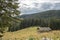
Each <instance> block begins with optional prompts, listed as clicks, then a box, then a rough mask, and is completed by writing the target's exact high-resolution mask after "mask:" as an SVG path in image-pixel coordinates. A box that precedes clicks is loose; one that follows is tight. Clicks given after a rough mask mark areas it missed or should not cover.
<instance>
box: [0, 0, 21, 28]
mask: <svg viewBox="0 0 60 40" xmlns="http://www.w3.org/2000/svg"><path fill="white" fill-rule="evenodd" d="M18 4H19V3H18V0H0V29H3V28H5V27H9V26H10V25H12V23H14V22H16V21H17V18H15V17H14V16H17V15H19V14H20V12H19V11H18Z"/></svg>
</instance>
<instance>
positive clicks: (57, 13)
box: [20, 10, 60, 19]
mask: <svg viewBox="0 0 60 40" xmlns="http://www.w3.org/2000/svg"><path fill="white" fill-rule="evenodd" d="M20 17H21V18H25V19H31V18H34V19H35V18H60V10H48V11H44V12H39V13H34V14H29V15H28V14H27V15H22V16H20Z"/></svg>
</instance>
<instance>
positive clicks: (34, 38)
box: [2, 26, 60, 40]
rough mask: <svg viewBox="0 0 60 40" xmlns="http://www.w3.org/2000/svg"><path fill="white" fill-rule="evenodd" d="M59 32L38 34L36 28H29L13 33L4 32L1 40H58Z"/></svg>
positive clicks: (59, 37)
mask: <svg viewBox="0 0 60 40" xmlns="http://www.w3.org/2000/svg"><path fill="white" fill-rule="evenodd" d="M59 35H60V30H53V31H49V32H43V33H39V32H37V27H36V26H35V27H29V28H25V29H22V30H19V31H15V32H6V33H5V34H4V36H3V38H2V39H4V40H8V39H11V40H41V39H42V38H43V37H46V38H50V39H53V40H58V39H59V40H60V36H59Z"/></svg>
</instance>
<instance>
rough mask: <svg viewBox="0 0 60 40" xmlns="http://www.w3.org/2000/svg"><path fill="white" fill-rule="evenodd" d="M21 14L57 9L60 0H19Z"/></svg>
mask: <svg viewBox="0 0 60 40" xmlns="http://www.w3.org/2000/svg"><path fill="white" fill-rule="evenodd" d="M19 2H20V4H19V6H20V11H21V14H32V13H36V12H40V11H45V10H51V9H55V10H56V9H59V10H60V0H19Z"/></svg>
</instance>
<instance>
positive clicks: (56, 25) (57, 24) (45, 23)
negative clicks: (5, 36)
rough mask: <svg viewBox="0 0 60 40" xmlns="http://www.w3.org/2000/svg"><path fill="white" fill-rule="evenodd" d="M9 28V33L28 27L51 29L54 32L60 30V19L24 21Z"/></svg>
mask: <svg viewBox="0 0 60 40" xmlns="http://www.w3.org/2000/svg"><path fill="white" fill-rule="evenodd" d="M16 25H17V24H15V26H12V27H10V28H9V31H17V30H21V29H24V28H27V27H33V26H40V27H50V28H51V29H52V30H57V29H60V19H57V18H49V19H44V18H40V19H38V18H37V19H24V20H22V21H21V22H20V23H18V25H17V26H16Z"/></svg>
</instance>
